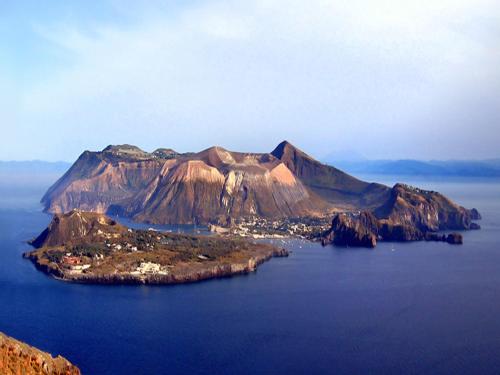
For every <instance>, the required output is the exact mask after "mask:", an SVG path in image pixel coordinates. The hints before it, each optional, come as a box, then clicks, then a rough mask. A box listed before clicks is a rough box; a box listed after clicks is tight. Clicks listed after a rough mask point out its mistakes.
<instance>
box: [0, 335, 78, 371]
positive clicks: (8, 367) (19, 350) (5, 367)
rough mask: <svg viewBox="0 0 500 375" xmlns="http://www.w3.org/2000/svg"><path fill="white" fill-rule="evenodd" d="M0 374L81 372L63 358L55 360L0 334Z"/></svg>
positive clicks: (46, 354)
mask: <svg viewBox="0 0 500 375" xmlns="http://www.w3.org/2000/svg"><path fill="white" fill-rule="evenodd" d="M0 374H2V375H19V374H23V375H49V374H50V375H79V374H80V370H79V369H78V368H77V367H76V366H74V365H72V364H71V363H70V362H69V361H68V360H67V359H65V358H63V357H61V356H58V357H56V358H53V357H52V356H51V355H50V354H48V353H45V352H42V351H41V350H38V349H36V348H34V347H32V346H29V345H27V344H24V343H22V342H20V341H18V340H15V339H13V338H11V337H8V336H5V335H4V334H3V333H1V332H0Z"/></svg>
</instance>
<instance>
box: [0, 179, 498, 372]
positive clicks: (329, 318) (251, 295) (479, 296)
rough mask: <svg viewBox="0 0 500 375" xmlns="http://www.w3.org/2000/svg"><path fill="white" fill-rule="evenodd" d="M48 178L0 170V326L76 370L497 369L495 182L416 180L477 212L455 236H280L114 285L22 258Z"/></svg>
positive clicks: (43, 218)
mask: <svg viewBox="0 0 500 375" xmlns="http://www.w3.org/2000/svg"><path fill="white" fill-rule="evenodd" d="M53 178H54V176H47V177H46V178H43V177H40V176H39V177H38V182H37V183H36V184H34V185H33V183H32V182H31V183H30V185H28V184H27V181H26V180H25V179H18V178H5V179H4V178H2V180H0V331H3V332H5V333H7V334H9V335H11V336H14V337H16V338H18V339H21V340H23V341H26V342H28V343H30V344H32V345H35V346H37V347H39V348H42V349H44V350H47V351H50V352H52V353H61V354H62V355H64V356H66V357H67V358H68V359H70V360H71V361H72V362H74V363H75V364H77V365H78V366H79V367H80V368H81V369H82V370H83V373H84V374H255V373H264V374H391V373H394V374H396V373H398V374H399V373H405V374H457V373H464V374H498V373H500V356H499V355H498V353H499V352H500V318H499V316H500V183H499V182H494V181H493V182H492V181H470V180H468V181H467V182H464V181H457V180H454V181H450V180H444V181H425V180H421V181H417V182H416V184H418V185H419V186H422V187H426V188H431V189H434V190H439V191H441V192H443V193H446V194H448V195H449V196H450V197H452V198H453V199H456V200H457V201H458V202H460V203H461V204H463V205H465V206H467V207H477V208H478V209H479V210H480V211H481V213H482V214H483V217H484V218H483V220H482V222H481V225H482V226H483V230H481V231H476V232H467V233H465V234H464V239H465V244H464V245H463V246H450V245H448V244H444V243H425V242H421V243H412V244H394V245H393V244H381V245H379V246H378V247H377V248H376V249H375V250H364V249H358V250H353V249H340V248H333V247H326V248H322V247H321V246H319V245H317V244H313V243H307V242H301V241H292V242H290V243H289V244H288V245H287V247H288V248H289V249H290V250H292V251H293V254H292V256H291V257H289V258H284V259H279V258H278V259H273V260H271V261H270V262H268V263H265V264H264V265H263V266H261V267H260V268H259V270H258V272H257V273H255V274H252V275H248V276H240V277H234V278H229V279H223V280H213V281H208V282H203V283H198V284H190V285H178V286H167V287H145V286H127V287H125V286H124V287H121V286H87V285H73V284H67V283H63V282H59V281H56V280H53V279H50V278H49V277H46V276H45V275H44V274H42V273H40V272H38V271H36V270H35V269H34V267H33V266H32V264H31V263H30V262H29V261H26V260H24V259H22V257H21V254H22V253H23V252H24V251H26V250H28V249H29V246H28V245H27V244H26V243H24V242H23V241H25V240H27V239H30V238H32V237H34V236H35V235H37V234H38V233H39V232H40V231H41V230H42V229H43V228H44V227H45V226H46V225H47V224H48V222H49V221H50V217H49V216H47V215H45V214H43V213H42V212H41V211H40V207H39V205H38V200H39V199H40V197H41V195H42V194H43V192H44V191H45V189H46V188H47V187H48V185H49V184H50V183H51V182H52V181H53ZM373 179H374V178H372V180H373ZM375 179H376V178H375ZM378 180H381V181H382V182H387V183H393V182H395V179H392V178H387V177H384V178H383V179H378ZM410 182H411V181H410Z"/></svg>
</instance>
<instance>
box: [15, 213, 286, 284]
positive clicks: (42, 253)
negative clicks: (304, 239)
mask: <svg viewBox="0 0 500 375" xmlns="http://www.w3.org/2000/svg"><path fill="white" fill-rule="evenodd" d="M31 243H32V244H33V245H34V246H35V247H37V250H35V251H31V252H27V253H25V254H24V257H26V258H28V259H30V260H32V261H33V263H34V264H35V265H36V267H37V268H38V269H39V270H41V271H43V272H46V273H48V274H50V275H52V276H54V277H56V278H59V279H62V280H65V281H73V282H81V283H96V284H176V283H186V282H196V281H201V280H206V279H212V278H219V277H228V276H232V275H237V274H245V273H250V272H253V271H255V270H256V269H257V266H258V265H259V264H261V263H263V262H265V261H266V260H268V259H270V258H272V257H284V256H288V252H287V250H285V249H282V248H277V247H275V246H271V245H269V244H264V243H254V242H249V241H245V240H242V239H235V238H220V237H216V236H190V235H182V234H173V233H162V232H158V231H154V230H147V231H145V230H133V229H130V228H126V227H124V226H123V225H120V224H118V223H117V222H115V221H114V220H112V219H110V218H108V217H106V216H105V215H102V214H97V213H90V212H81V211H77V210H75V211H72V212H70V213H68V214H56V215H55V216H54V218H53V220H52V222H51V223H50V224H49V226H48V228H47V229H46V230H44V231H43V232H42V233H41V234H40V236H38V237H37V238H36V239H34V240H33V241H32V242H31Z"/></svg>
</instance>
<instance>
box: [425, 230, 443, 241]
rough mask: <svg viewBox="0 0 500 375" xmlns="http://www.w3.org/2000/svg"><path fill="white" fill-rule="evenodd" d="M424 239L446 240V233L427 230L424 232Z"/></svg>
mask: <svg viewBox="0 0 500 375" xmlns="http://www.w3.org/2000/svg"><path fill="white" fill-rule="evenodd" d="M425 240H426V241H438V242H446V234H439V233H431V232H427V233H426V234H425Z"/></svg>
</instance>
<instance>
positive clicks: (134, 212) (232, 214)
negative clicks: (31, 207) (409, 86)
mask: <svg viewBox="0 0 500 375" xmlns="http://www.w3.org/2000/svg"><path fill="white" fill-rule="evenodd" d="M161 150H165V151H163V152H157V151H158V150H157V151H155V152H153V153H148V152H145V151H143V150H141V149H140V148H138V147H136V146H131V145H115V146H108V147H106V148H105V149H104V150H103V151H98V152H91V151H85V152H83V153H82V155H81V156H80V157H79V158H78V160H77V161H76V162H75V163H74V164H73V165H72V166H71V168H70V169H69V170H68V171H67V172H66V173H65V174H64V175H63V176H62V177H61V178H60V179H59V180H58V181H57V182H56V183H55V184H54V185H53V186H52V187H51V188H50V189H49V190H48V191H47V193H46V194H45V195H44V197H43V198H42V203H43V204H44V207H45V210H46V211H48V212H52V213H62V212H68V211H71V210H72V209H81V210H84V211H94V212H99V213H108V214H112V215H122V216H126V217H130V218H132V219H134V220H137V221H143V222H151V223H157V224H174V223H175V224H179V223H185V224H189V223H201V224H207V223H211V222H212V223H213V222H216V223H218V222H227V220H228V218H231V219H238V218H244V217H249V216H257V217H263V218H269V219H273V218H286V217H304V216H323V217H325V216H326V217H327V216H330V215H332V214H333V213H335V212H340V211H361V210H368V211H374V212H376V211H377V210H379V211H380V207H382V206H384V205H387V202H390V199H391V197H392V196H393V195H394V188H392V189H391V188H389V187H387V186H385V185H381V184H377V183H369V182H365V181H362V180H360V179H357V178H356V177H353V176H351V175H349V174H347V173H345V172H343V171H341V170H339V169H337V168H335V167H333V166H328V165H325V164H322V163H321V162H319V161H317V160H315V159H314V158H312V157H311V156H309V155H308V154H306V153H305V152H303V151H302V150H300V149H298V148H297V147H295V146H293V145H292V144H291V143H289V142H287V141H283V142H281V143H280V144H279V145H278V146H277V147H276V148H275V149H274V150H273V151H271V152H269V153H251V152H235V151H228V150H226V149H225V148H223V147H220V146H213V147H210V148H207V149H205V150H202V151H200V152H196V153H194V152H190V153H176V152H175V151H173V150H171V149H161ZM438 206H439V204H438ZM436 209H437V210H439V209H442V210H444V211H446V210H447V208H446V207H444V206H443V207H441V206H439V207H438V208H436ZM454 210H455V211H457V213H460V214H463V213H462V211H461V208H460V209H459V208H458V206H457V207H456V208H454ZM464 210H465V209H464ZM444 211H443V212H444ZM459 211H460V212H459ZM464 212H466V211H464ZM465 215H467V214H466V213H465ZM465 221H466V222H468V221H467V220H465Z"/></svg>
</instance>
